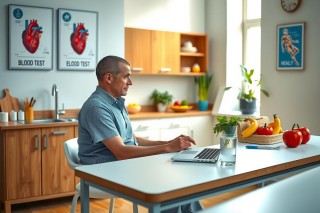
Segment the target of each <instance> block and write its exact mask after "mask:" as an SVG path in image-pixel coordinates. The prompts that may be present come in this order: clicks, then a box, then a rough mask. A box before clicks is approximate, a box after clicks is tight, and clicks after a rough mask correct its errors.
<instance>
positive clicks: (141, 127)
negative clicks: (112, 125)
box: [136, 125, 149, 131]
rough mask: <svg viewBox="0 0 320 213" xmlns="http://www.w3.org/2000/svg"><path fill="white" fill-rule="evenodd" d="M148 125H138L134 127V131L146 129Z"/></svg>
mask: <svg viewBox="0 0 320 213" xmlns="http://www.w3.org/2000/svg"><path fill="white" fill-rule="evenodd" d="M148 128H149V127H148V126H141V125H139V126H138V127H137V129H136V131H143V130H147V129H148Z"/></svg>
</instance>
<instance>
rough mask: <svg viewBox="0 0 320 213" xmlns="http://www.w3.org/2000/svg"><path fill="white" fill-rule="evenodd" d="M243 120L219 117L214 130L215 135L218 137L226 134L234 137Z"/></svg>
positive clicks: (232, 117) (233, 117)
mask: <svg viewBox="0 0 320 213" xmlns="http://www.w3.org/2000/svg"><path fill="white" fill-rule="evenodd" d="M241 121H242V119H241V118H240V117H238V116H230V117H229V118H228V117H227V116H225V115H223V116H217V122H218V123H217V124H216V125H215V126H214V128H213V133H215V134H216V135H218V134H219V133H224V134H226V135H234V134H235V131H236V129H237V124H238V122H241Z"/></svg>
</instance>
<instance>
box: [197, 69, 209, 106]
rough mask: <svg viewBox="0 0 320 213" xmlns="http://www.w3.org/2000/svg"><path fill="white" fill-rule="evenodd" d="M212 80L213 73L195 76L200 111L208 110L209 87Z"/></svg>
mask: <svg viewBox="0 0 320 213" xmlns="http://www.w3.org/2000/svg"><path fill="white" fill-rule="evenodd" d="M211 81H212V75H209V74H208V73H207V72H206V74H205V75H201V76H197V77H195V83H196V85H197V93H198V109H199V110H200V111H206V110H208V95H209V87H210V84H211Z"/></svg>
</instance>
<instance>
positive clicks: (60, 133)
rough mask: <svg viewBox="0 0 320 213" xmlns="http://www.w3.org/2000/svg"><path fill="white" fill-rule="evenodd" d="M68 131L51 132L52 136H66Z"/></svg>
mask: <svg viewBox="0 0 320 213" xmlns="http://www.w3.org/2000/svg"><path fill="white" fill-rule="evenodd" d="M67 133H68V131H67V130H61V131H54V132H52V134H53V135H65V134H67Z"/></svg>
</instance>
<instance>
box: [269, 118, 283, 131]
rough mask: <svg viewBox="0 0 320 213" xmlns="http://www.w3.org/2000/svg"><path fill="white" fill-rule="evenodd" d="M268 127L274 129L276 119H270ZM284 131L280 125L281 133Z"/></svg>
mask: <svg viewBox="0 0 320 213" xmlns="http://www.w3.org/2000/svg"><path fill="white" fill-rule="evenodd" d="M268 127H272V129H273V128H274V121H270V122H269V123H268ZM282 132H283V130H282V127H280V133H282Z"/></svg>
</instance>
